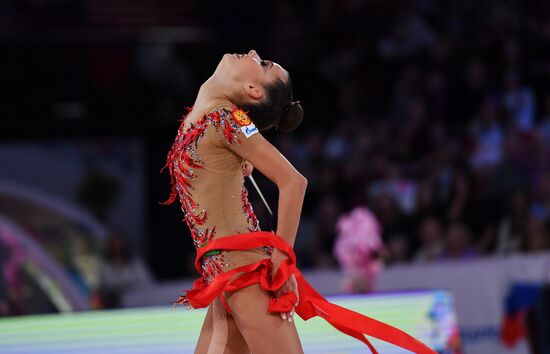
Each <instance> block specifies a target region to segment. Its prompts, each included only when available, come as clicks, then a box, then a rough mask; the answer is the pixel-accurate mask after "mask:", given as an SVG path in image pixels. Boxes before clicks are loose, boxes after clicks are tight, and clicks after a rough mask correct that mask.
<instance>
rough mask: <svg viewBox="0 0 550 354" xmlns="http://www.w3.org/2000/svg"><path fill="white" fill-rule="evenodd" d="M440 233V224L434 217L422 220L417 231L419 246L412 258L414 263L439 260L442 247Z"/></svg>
mask: <svg viewBox="0 0 550 354" xmlns="http://www.w3.org/2000/svg"><path fill="white" fill-rule="evenodd" d="M441 233H442V232H441V223H440V222H439V220H438V219H437V218H436V217H434V216H427V217H426V218H424V219H422V221H421V222H420V225H419V230H418V237H419V239H420V242H421V246H420V249H419V250H418V251H417V252H416V255H415V257H414V260H415V261H416V262H433V261H435V260H437V259H439V258H441V256H442V255H443V247H444V245H443V237H442V234H441Z"/></svg>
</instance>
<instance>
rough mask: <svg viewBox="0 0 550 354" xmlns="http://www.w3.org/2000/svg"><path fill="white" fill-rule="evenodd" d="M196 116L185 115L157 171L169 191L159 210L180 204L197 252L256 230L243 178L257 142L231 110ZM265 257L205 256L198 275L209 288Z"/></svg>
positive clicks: (255, 252) (263, 251) (250, 253)
mask: <svg viewBox="0 0 550 354" xmlns="http://www.w3.org/2000/svg"><path fill="white" fill-rule="evenodd" d="M191 113H194V114H191ZM200 113H201V114H199V112H193V111H192V110H190V111H189V112H188V114H187V115H186V116H185V117H184V118H183V119H182V120H181V125H180V127H179V129H178V133H177V136H176V139H175V141H174V144H173V145H172V148H171V149H170V151H169V153H168V156H167V159H166V164H165V166H164V167H163V169H162V170H164V168H166V167H167V168H168V169H169V172H170V178H171V186H172V190H171V194H170V197H169V198H168V199H167V200H166V201H164V202H162V204H164V205H168V204H171V203H173V202H174V201H175V199H176V198H178V199H179V201H180V203H181V209H182V211H183V213H184V219H183V220H184V221H185V222H186V224H187V225H188V227H189V230H190V232H191V237H192V239H193V243H194V244H195V247H196V248H198V247H203V246H205V245H206V244H208V243H209V242H210V241H212V240H213V239H216V238H220V237H224V236H229V235H235V234H242V233H248V232H253V231H260V230H261V229H260V225H259V222H258V219H257V217H256V215H255V213H254V210H253V208H252V205H251V204H250V202H249V200H248V190H247V188H246V187H245V185H244V175H243V168H244V162H245V160H246V156H248V154H250V152H251V151H253V150H254V148H255V146H256V144H257V139H260V136H261V135H260V133H259V131H258V129H257V128H256V127H255V126H254V123H253V122H252V121H251V120H250V118H249V117H248V116H247V115H246V113H245V112H244V111H243V110H242V109H240V108H239V107H237V106H235V105H231V106H230V105H228V104H224V105H218V106H217V107H214V108H212V109H209V110H208V111H207V112H205V113H202V112H200ZM191 115H193V116H194V118H195V119H193V121H191V120H190V117H191ZM162 170H161V172H162ZM270 252H271V250H270V249H269V248H256V249H251V250H245V251H223V250H219V251H215V252H209V253H208V254H206V255H205V256H204V257H203V259H202V261H201V265H202V273H203V274H202V275H203V277H204V280H205V281H206V282H207V283H208V282H210V281H211V280H212V279H213V277H215V276H216V275H217V274H219V273H220V272H223V271H227V270H230V269H233V268H235V267H238V266H240V265H244V264H248V263H253V262H256V261H258V260H260V259H262V258H269V257H270Z"/></svg>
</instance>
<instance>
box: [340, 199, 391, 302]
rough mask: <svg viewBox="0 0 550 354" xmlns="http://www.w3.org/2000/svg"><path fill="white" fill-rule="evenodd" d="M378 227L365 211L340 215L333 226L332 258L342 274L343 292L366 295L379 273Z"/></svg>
mask: <svg viewBox="0 0 550 354" xmlns="http://www.w3.org/2000/svg"><path fill="white" fill-rule="evenodd" d="M381 231H382V227H381V226H380V223H379V222H378V220H377V219H376V217H375V216H374V214H373V213H371V212H370V210H369V209H367V208H366V207H357V208H355V209H353V210H352V211H351V212H350V213H348V214H345V215H342V216H341V217H340V218H339V219H338V221H337V223H336V233H337V238H336V242H335V245H334V255H335V256H336V259H337V260H338V262H339V263H340V267H341V268H342V270H343V271H344V273H346V278H345V279H344V282H343V288H344V289H345V290H346V291H349V292H370V291H372V290H373V289H374V285H375V280H376V276H377V275H378V273H379V272H380V270H381V269H382V261H381V260H380V257H379V255H380V254H381V253H382V252H383V250H384V244H383V242H382V238H381V237H380V234H381Z"/></svg>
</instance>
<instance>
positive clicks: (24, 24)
mask: <svg viewBox="0 0 550 354" xmlns="http://www.w3.org/2000/svg"><path fill="white" fill-rule="evenodd" d="M118 2H121V1H119V0H117V1H113V4H116V3H118ZM146 2H147V1H145V0H140V1H139V4H142V3H146ZM10 3H11V4H12V5H6V4H10ZM71 3H72V4H78V6H76V7H74V8H73V7H67V9H68V10H71V9H73V10H74V11H77V10H78V11H77V12H78V14H79V16H78V17H74V16H73V15H74V14H73V15H71V16H67V18H70V19H72V22H71V21H60V23H62V24H63V26H65V27H66V28H71V26H73V27H77V28H79V30H83V28H84V27H85V26H84V25H83V24H86V23H93V24H95V26H96V28H97V26H100V25H101V24H105V26H106V27H104V28H103V29H104V30H105V29H110V30H111V31H113V32H115V30H116V29H118V30H119V31H118V32H117V33H119V34H120V29H125V30H126V32H124V33H125V34H127V35H128V37H124V41H126V42H124V45H115V44H113V43H112V42H109V43H106V44H105V43H104V44H101V43H97V42H93V43H92V44H90V43H87V42H84V43H81V44H78V45H74V46H71V47H66V46H60V47H59V48H58V49H59V50H58V51H49V49H51V45H50V46H47V47H40V45H38V47H39V48H38V50H39V51H40V53H41V54H43V55H44V56H45V58H46V59H44V60H45V63H49V64H51V66H45V68H37V67H36V66H33V65H32V64H33V60H36V58H30V57H29V58H25V60H23V61H21V62H20V61H19V60H18V57H17V56H16V55H15V54H13V52H11V54H9V55H7V56H6V57H5V60H4V65H3V66H1V68H2V69H0V75H2V76H0V77H4V78H8V79H12V80H14V78H13V75H14V74H13V73H14V72H18V71H20V72H22V73H23V74H22V80H20V81H17V82H18V84H16V85H15V87H14V91H12V92H14V93H15V94H16V93H17V92H18V90H19V91H21V92H23V91H24V92H25V94H26V96H25V97H26V99H28V100H33V99H35V98H36V101H33V102H36V105H32V106H29V107H18V108H17V109H15V108H13V107H7V108H6V106H4V107H3V108H4V109H3V110H2V112H3V113H6V114H7V115H8V116H10V114H15V113H14V112H16V113H18V114H20V113H21V112H23V113H24V112H30V113H31V114H29V115H33V114H32V113H35V110H38V109H41V108H44V109H43V112H45V113H44V114H45V116H40V119H50V120H51V121H53V122H54V123H55V121H56V119H64V118H75V117H76V118H81V119H84V120H94V119H95V120H96V121H101V120H102V119H103V120H107V117H112V116H116V117H118V123H120V124H121V125H123V123H124V122H132V123H134V122H141V121H143V122H145V123H144V124H145V127H147V124H149V126H154V127H155V129H157V131H158V129H159V128H158V127H159V126H163V127H165V128H166V129H165V133H166V136H167V137H170V138H167V139H166V141H165V144H166V147H168V145H169V144H170V143H171V139H172V138H173V135H174V132H175V127H176V125H177V121H176V120H177V119H178V118H179V116H180V115H181V113H183V112H184V111H185V110H184V107H185V106H189V105H191V104H192V101H193V98H194V96H193V95H194V93H195V91H196V90H197V89H198V87H199V85H200V83H201V82H202V80H204V79H205V78H206V77H207V76H206V75H208V73H211V71H212V70H213V68H214V65H215V63H216V62H217V60H218V59H219V57H220V54H221V53H223V52H225V51H231V52H235V51H245V50H248V49H250V48H251V47H254V48H255V49H256V50H257V51H258V52H259V54H260V55H261V56H263V57H267V58H272V59H274V60H275V61H277V62H280V63H281V64H282V65H283V66H284V67H285V68H287V69H288V71H289V72H290V74H291V77H292V81H293V84H294V92H295V99H296V100H300V101H301V102H302V105H303V106H304V109H305V119H304V122H303V124H302V125H301V126H300V127H299V128H298V129H297V130H296V131H295V132H294V133H292V134H281V135H271V133H268V134H267V136H268V137H269V138H270V139H272V140H273V142H274V143H275V145H276V146H278V147H279V148H280V150H281V152H282V153H283V154H284V155H285V156H286V157H287V158H288V159H289V160H290V161H291V162H292V163H293V164H294V165H295V167H296V168H297V169H298V170H299V171H300V172H301V173H303V174H304V175H305V176H306V177H307V178H308V180H309V185H308V190H307V194H306V200H305V204H304V212H303V217H302V222H301V225H300V229H299V235H298V238H297V241H296V249H297V252H298V259H299V260H300V262H301V263H302V267H334V266H336V261H335V258H334V255H333V247H334V240H335V237H336V231H335V225H336V222H337V219H338V217H339V216H340V215H342V214H343V213H345V212H347V211H349V210H351V209H352V208H354V207H356V206H368V208H369V209H370V210H372V211H373V212H374V214H375V215H376V217H377V219H378V220H379V222H380V223H381V226H382V238H383V241H384V244H385V245H386V252H385V259H386V262H387V263H388V264H398V263H403V262H432V261H439V260H446V259H473V258H476V257H481V256H484V255H490V254H499V255H510V254H515V253H524V252H538V251H542V250H548V249H550V226H549V225H550V81H549V78H550V3H549V2H547V1H543V0H531V1H520V0H509V1H494V0H450V1H444V2H441V1H435V0H415V1H409V0H398V1H391V2H387V1H377V0H376V1H361V0H316V1H313V0H309V1H300V2H295V1H290V0H285V1H277V2H273V3H266V2H263V3H254V6H251V5H250V3H248V2H246V1H235V2H232V3H231V4H230V3H228V2H224V1H211V2H199V1H194V2H193V1H187V2H186V3H187V5H186V6H184V8H182V6H179V7H178V9H179V10H180V12H181V13H185V11H187V16H184V15H182V16H180V17H179V19H180V20H181V21H183V22H181V23H180V25H181V26H194V28H198V29H203V30H205V31H206V32H207V33H208V34H209V35H212V37H209V36H206V37H204V38H203V37H201V38H202V39H200V40H198V41H197V43H193V44H189V43H183V42H181V41H182V40H181V38H180V37H178V38H180V39H178V40H180V42H178V41H171V40H170V38H173V37H170V38H159V37H143V36H141V37H140V36H137V35H135V33H134V36H132V32H131V31H130V29H132V28H135V26H138V25H139V24H140V22H139V21H142V22H143V25H144V27H143V28H141V29H140V30H141V31H143V30H146V29H147V26H150V25H151V23H154V22H155V19H154V18H153V19H152V18H151V16H153V15H151V13H155V12H154V11H152V10H151V11H152V12H151V13H150V14H149V17H144V18H141V17H140V18H139V19H136V21H134V22H131V21H123V19H120V18H118V20H119V21H117V18H115V17H113V18H109V19H108V20H107V19H105V18H103V20H102V17H101V16H106V15H105V14H110V12H108V11H107V10H108V7H109V5H108V4H107V3H106V2H102V1H98V0H89V1H74V2H72V1H65V2H58V1H50V2H48V1H38V2H37V1H21V2H7V3H5V4H4V6H5V8H7V9H9V10H10V11H7V12H4V15H3V16H4V17H6V18H9V19H10V21H11V22H10V23H12V24H16V26H17V28H19V29H21V28H24V29H25V31H26V32H29V31H32V30H33V29H34V30H36V29H37V28H38V29H39V28H40V26H41V25H43V24H44V22H45V20H44V19H42V22H41V23H39V24H36V23H33V22H32V20H33V19H34V18H36V17H40V16H43V17H47V16H51V15H49V12H48V11H49V10H48V9H50V10H51V8H52V7H54V8H55V6H62V5H65V6H68V5H67V4H71ZM152 3H153V2H151V4H152ZM173 3H174V2H172V1H160V2H157V5H154V6H158V7H163V6H164V8H165V9H166V8H170V6H175V5H174V4H173ZM36 4H49V7H48V6H44V7H42V8H37V6H36ZM142 5H143V4H142ZM101 6H103V7H104V10H105V11H103V12H101V11H99V10H98V9H102V7H101ZM113 6H114V5H113ZM151 6H153V5H151ZM142 7H143V8H145V6H142ZM45 9H46V10H45ZM75 9H76V10H75ZM47 10H48V11H47ZM68 10H67V11H68ZM92 10H93V14H90V11H92ZM136 11H137V10H136ZM50 12H51V11H50ZM69 13H70V12H69ZM259 13H261V14H262V15H261V16H259V15H258V14H259ZM58 15H59V16H61V17H62V16H64V15H63V12H60V13H58ZM119 16H122V15H119ZM90 18H92V19H93V21H92V22H90ZM160 18H162V16H159V19H158V20H157V21H158V24H159V25H162V24H164V25H166V23H162V20H161V19H160ZM171 19H173V17H171ZM94 21H95V22H94ZM102 21H103V22H102ZM186 21H187V22H186ZM46 22H47V21H46ZM98 23H99V24H100V25H98ZM136 23H137V24H136ZM168 24H169V25H172V26H173V25H174V23H168ZM13 26H15V25H13ZM13 26H12V27H9V28H14V27H13ZM63 26H61V27H63ZM132 26H134V27H132ZM6 28H8V27H7V26H5V27H4V28H3V33H4V35H5V34H6V33H8V32H9V31H7V30H6ZM25 31H23V32H25ZM206 32H205V33H206ZM87 33H88V32H87ZM139 33H142V32H139ZM201 33H202V32H201ZM88 34H89V33H88ZM172 35H174V33H172ZM120 38H121V37H117V40H121V39H120ZM144 38H145V39H144ZM50 40H52V39H51V38H50ZM155 40H157V42H155ZM115 42H116V41H115ZM245 46H246V47H245ZM45 48H47V49H48V51H46V50H45ZM46 52H47V53H46ZM68 53H69V54H68ZM67 55H68V56H67ZM18 65H25V68H28V70H26V69H25V70H22V69H21V70H16V71H14V70H13V67H17V66H18ZM37 73H38V74H40V73H42V74H44V73H47V74H44V75H45V79H44V80H41V81H40V82H37V83H36V85H38V87H37V86H36V85H34V86H32V87H31V85H30V83H31V82H32V77H34V75H36V74H37ZM55 73H57V74H59V75H56V76H55V80H54V74H55ZM67 73H68V74H67ZM68 76H71V77H70V78H69V77H68ZM8 82H9V80H8ZM14 82H15V81H14ZM53 82H55V84H53V85H50V84H51V83H53ZM46 88H47V90H46ZM18 97H19V96H18ZM46 102H47V103H49V104H52V103H53V104H52V106H51V107H46V108H45V107H44V106H43V105H44V104H46ZM25 110H27V111H25ZM34 119H38V118H34ZM109 122H110V123H111V122H112V121H109ZM115 125H116V124H115ZM128 129H130V128H128ZM142 133H143V134H148V133H149V134H153V133H154V131H153V132H151V131H147V128H144V130H143V132H142ZM163 153H166V151H164V152H163ZM162 159H163V156H162V155H159V156H158V159H157V160H156V161H158V163H157V165H158V167H159V168H160V166H161V164H162ZM154 182H155V183H156V181H154ZM163 183H165V185H164V186H163V187H165V188H162V190H163V192H162V193H160V194H162V195H165V193H166V191H167V190H168V181H167V180H163ZM156 188H161V187H156ZM267 194H268V196H269V198H268V199H270V200H272V201H274V200H276V197H275V191H273V189H270V190H269V191H268V193H267ZM159 199H160V198H159ZM258 212H259V213H262V211H261V210H260V211H258ZM154 226H155V225H154V223H153V227H154ZM159 237H160V236H159ZM171 237H173V236H171ZM157 241H158V239H157ZM189 245H190V243H189ZM189 251H190V255H191V254H192V252H191V249H190V250H189ZM190 257H191V259H192V256H190ZM161 258H162V257H159V259H161ZM190 269H191V267H190Z"/></svg>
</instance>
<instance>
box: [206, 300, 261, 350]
mask: <svg viewBox="0 0 550 354" xmlns="http://www.w3.org/2000/svg"><path fill="white" fill-rule="evenodd" d="M195 354H250V349H248V346H247V344H246V342H245V340H244V338H243V336H242V335H241V333H240V331H239V328H238V327H237V325H236V323H235V320H234V319H233V316H232V315H231V314H228V313H226V311H225V308H224V307H223V304H222V303H221V301H220V299H219V298H216V300H214V301H213V302H212V303H211V304H210V306H208V311H207V312H206V317H205V318H204V322H203V325H202V329H201V333H200V336H199V340H198V342H197V346H196V348H195Z"/></svg>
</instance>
